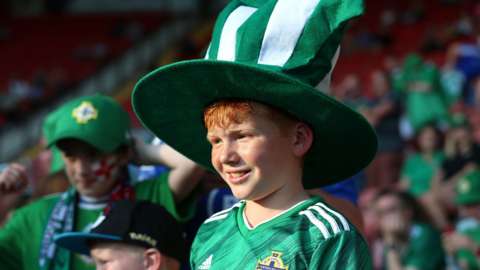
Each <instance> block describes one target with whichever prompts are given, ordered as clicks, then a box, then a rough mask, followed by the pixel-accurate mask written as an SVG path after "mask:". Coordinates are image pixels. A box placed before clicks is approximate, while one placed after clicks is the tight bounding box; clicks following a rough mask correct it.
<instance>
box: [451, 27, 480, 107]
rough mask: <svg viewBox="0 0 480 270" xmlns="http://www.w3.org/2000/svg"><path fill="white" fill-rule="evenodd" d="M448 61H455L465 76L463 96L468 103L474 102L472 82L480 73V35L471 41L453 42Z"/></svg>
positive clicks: (456, 66)
mask: <svg viewBox="0 0 480 270" xmlns="http://www.w3.org/2000/svg"><path fill="white" fill-rule="evenodd" d="M446 57H447V61H451V62H452V63H455V68H456V69H457V70H459V71H460V72H462V74H463V75H464V77H465V87H464V90H463V91H464V93H463V96H464V97H465V102H466V103H467V104H472V102H473V91H472V89H471V88H470V87H471V82H472V81H473V80H474V78H475V77H477V76H478V75H480V35H478V36H477V37H475V39H474V40H473V41H470V42H460V43H455V44H452V45H451V46H450V47H449V49H448V51H447V55H446Z"/></svg>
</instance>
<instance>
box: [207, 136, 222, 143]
mask: <svg viewBox="0 0 480 270" xmlns="http://www.w3.org/2000/svg"><path fill="white" fill-rule="evenodd" d="M208 141H209V142H210V144H211V145H216V144H219V143H221V142H222V140H220V139H219V138H209V139H208Z"/></svg>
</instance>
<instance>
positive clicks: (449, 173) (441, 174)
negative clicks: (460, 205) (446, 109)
mask: <svg viewBox="0 0 480 270" xmlns="http://www.w3.org/2000/svg"><path fill="white" fill-rule="evenodd" d="M444 154H445V160H444V161H443V163H442V166H441V168H440V170H439V171H438V172H437V174H436V176H435V178H434V182H433V190H434V192H435V196H436V197H437V198H438V202H439V204H440V205H441V206H442V208H443V209H444V212H446V214H447V217H448V216H450V215H452V214H455V209H456V208H455V204H454V197H455V185H456V184H457V182H458V180H459V179H461V178H462V177H463V176H464V175H465V174H466V173H469V172H470V171H472V170H474V169H476V168H477V167H478V165H479V163H480V148H479V146H478V145H476V144H475V143H474V142H473V138H472V134H471V130H470V128H469V126H468V123H467V122H466V121H465V118H464V117H463V116H461V115H457V116H456V117H453V118H452V124H451V127H450V129H449V130H448V131H447V133H446V137H445V144H444Z"/></svg>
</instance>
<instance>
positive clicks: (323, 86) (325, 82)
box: [315, 46, 340, 94]
mask: <svg viewBox="0 0 480 270" xmlns="http://www.w3.org/2000/svg"><path fill="white" fill-rule="evenodd" d="M339 56H340V46H338V48H337V51H335V55H334V56H333V57H332V61H331V66H332V67H331V68H330V71H329V72H328V74H327V75H325V77H323V79H322V81H321V82H319V83H318V84H317V86H315V89H317V90H319V91H320V92H322V93H325V94H330V82H331V80H332V72H333V69H334V68H335V66H336V65H337V61H338V57H339Z"/></svg>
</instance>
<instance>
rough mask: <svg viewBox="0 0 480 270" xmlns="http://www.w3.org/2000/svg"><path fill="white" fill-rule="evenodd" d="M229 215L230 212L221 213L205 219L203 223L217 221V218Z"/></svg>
mask: <svg viewBox="0 0 480 270" xmlns="http://www.w3.org/2000/svg"><path fill="white" fill-rule="evenodd" d="M227 216H228V213H227V214H224V215H220V216H215V217H211V218H209V219H207V220H205V222H203V223H209V222H212V221H215V220H219V219H224V218H226V217H227Z"/></svg>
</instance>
